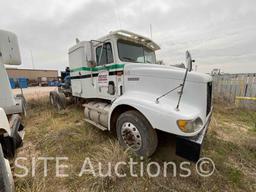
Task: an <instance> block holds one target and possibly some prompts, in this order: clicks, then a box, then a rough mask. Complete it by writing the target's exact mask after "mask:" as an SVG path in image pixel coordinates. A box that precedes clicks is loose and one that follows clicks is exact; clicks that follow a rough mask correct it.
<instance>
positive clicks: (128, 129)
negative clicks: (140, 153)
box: [121, 122, 142, 151]
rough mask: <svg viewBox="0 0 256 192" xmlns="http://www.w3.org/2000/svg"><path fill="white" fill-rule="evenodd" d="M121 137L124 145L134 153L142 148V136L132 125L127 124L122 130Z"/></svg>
mask: <svg viewBox="0 0 256 192" xmlns="http://www.w3.org/2000/svg"><path fill="white" fill-rule="evenodd" d="M121 135H122V139H123V141H124V143H125V144H126V145H127V146H128V147H129V148H132V149H133V150H134V151H137V150H139V149H140V148H141V146H142V140H141V135H140V132H139V130H138V129H137V127H136V126H135V125H134V124H132V123H130V122H125V123H124V124H123V125H122V128H121Z"/></svg>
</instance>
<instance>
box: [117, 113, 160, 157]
mask: <svg viewBox="0 0 256 192" xmlns="http://www.w3.org/2000/svg"><path fill="white" fill-rule="evenodd" d="M116 132H117V137H118V140H119V143H120V144H121V145H122V146H124V147H125V148H130V149H131V150H132V151H134V152H135V153H136V154H137V155H139V156H145V157H149V156H151V155H152V154H153V153H154V152H155V150H156V147H157V143H158V139H157V134H156V131H155V130H154V129H153V128H152V126H151V125H150V123H149V122H148V120H147V119H146V118H145V117H144V116H143V115H142V114H141V113H139V112H138V111H135V110H132V111H127V112H125V113H123V114H121V115H120V116H119V117H118V119H117V124H116Z"/></svg>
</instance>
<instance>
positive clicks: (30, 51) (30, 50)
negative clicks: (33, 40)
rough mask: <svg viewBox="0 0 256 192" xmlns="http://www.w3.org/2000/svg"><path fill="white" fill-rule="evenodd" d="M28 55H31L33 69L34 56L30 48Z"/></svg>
mask: <svg viewBox="0 0 256 192" xmlns="http://www.w3.org/2000/svg"><path fill="white" fill-rule="evenodd" d="M30 55H31V62H32V67H33V69H35V65H34V58H33V54H32V50H31V49H30Z"/></svg>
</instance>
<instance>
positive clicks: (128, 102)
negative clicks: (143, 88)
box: [108, 94, 156, 130]
mask: <svg viewBox="0 0 256 192" xmlns="http://www.w3.org/2000/svg"><path fill="white" fill-rule="evenodd" d="M138 98H140V99H138ZM150 102H152V101H150V100H149V99H148V98H145V97H144V98H142V97H140V96H138V95H137V94H135V95H134V94H126V95H123V96H121V97H119V98H117V99H116V100H115V101H114V102H113V103H112V105H111V108H110V112H109V117H108V118H109V119H108V129H109V130H110V129H111V117H112V115H113V112H114V111H115V109H117V108H118V107H120V106H125V107H127V109H126V111H127V110H129V107H130V108H131V109H135V110H137V111H138V112H140V113H141V114H142V115H144V117H145V118H146V119H147V120H148V121H149V123H150V124H151V125H152V127H153V128H156V127H155V126H154V125H155V124H154V123H153V122H152V118H150V117H151V116H150V115H149V113H152V112H153V110H149V109H150V107H151V108H152V105H151V104H150Z"/></svg>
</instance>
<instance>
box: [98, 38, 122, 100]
mask: <svg viewBox="0 0 256 192" xmlns="http://www.w3.org/2000/svg"><path fill="white" fill-rule="evenodd" d="M95 51H96V54H95V55H96V62H97V67H96V68H97V72H98V76H97V79H96V89H97V92H98V94H99V96H101V97H102V98H106V99H111V98H113V97H114V96H115V95H116V84H117V82H116V81H117V79H116V75H115V73H113V67H112V66H114V57H113V49H112V44H111V42H105V43H104V44H101V45H99V46H97V47H96V50H95Z"/></svg>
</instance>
